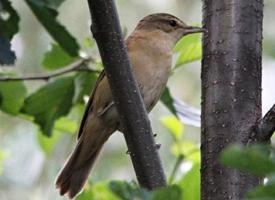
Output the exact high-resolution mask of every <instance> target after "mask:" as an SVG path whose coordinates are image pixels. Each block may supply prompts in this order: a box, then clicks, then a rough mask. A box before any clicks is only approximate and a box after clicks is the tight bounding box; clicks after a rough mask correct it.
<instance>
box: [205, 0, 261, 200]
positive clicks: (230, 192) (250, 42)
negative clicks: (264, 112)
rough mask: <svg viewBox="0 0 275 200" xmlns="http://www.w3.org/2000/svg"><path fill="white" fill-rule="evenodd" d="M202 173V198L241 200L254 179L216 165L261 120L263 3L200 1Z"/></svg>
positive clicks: (245, 139)
mask: <svg viewBox="0 0 275 200" xmlns="http://www.w3.org/2000/svg"><path fill="white" fill-rule="evenodd" d="M203 4H204V5H203V25H204V28H206V29H207V30H208V33H206V34H205V35H204V38H203V43H204V44H203V64H202V131H201V137H202V138H201V139H202V141H201V142H202V146H201V150H202V168H201V169H202V170H201V195H202V200H206V199H235V200H238V199H241V198H242V197H243V196H244V194H245V193H246V192H247V191H248V190H250V189H251V188H253V187H254V186H256V185H257V184H259V179H258V178H256V177H253V176H250V175H248V174H245V173H241V172H239V171H237V170H233V169H229V168H227V167H224V166H221V165H220V164H219V161H218V160H219V154H220V152H221V151H222V150H223V149H224V148H225V147H226V146H227V145H228V144H230V143H242V144H246V143H247V142H248V140H249V136H250V130H251V129H252V127H254V126H255V124H256V123H257V121H259V119H260V118H261V59H262V56H261V54H262V19H263V0H219V1H217V0H203Z"/></svg>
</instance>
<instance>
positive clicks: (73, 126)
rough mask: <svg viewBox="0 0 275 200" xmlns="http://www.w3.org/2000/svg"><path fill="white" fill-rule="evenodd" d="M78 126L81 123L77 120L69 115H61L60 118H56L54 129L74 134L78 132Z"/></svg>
mask: <svg viewBox="0 0 275 200" xmlns="http://www.w3.org/2000/svg"><path fill="white" fill-rule="evenodd" d="M78 126H79V124H78V123H77V122H76V121H74V120H71V119H69V118H67V117H61V118H60V119H58V120H56V122H55V125H54V129H56V130H58V131H62V132H65V133H71V134H74V133H76V132H77V129H78Z"/></svg>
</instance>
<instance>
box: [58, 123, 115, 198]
mask: <svg viewBox="0 0 275 200" xmlns="http://www.w3.org/2000/svg"><path fill="white" fill-rule="evenodd" d="M95 128H96V129H93V130H92V131H91V130H90V132H86V133H82V135H81V136H80V138H79V140H78V144H77V146H76V147H75V149H74V151H73V153H72V154H71V156H70V157H69V159H68V160H67V162H66V163H65V165H64V167H63V169H62V170H61V171H60V173H59V175H58V177H57V179H56V182H55V185H56V188H58V189H59V192H60V195H64V194H67V195H68V197H69V198H70V199H72V198H74V197H75V196H76V195H77V193H79V192H80V191H81V189H82V188H83V186H84V184H85V183H86V181H87V179H88V176H89V173H90V171H91V169H92V167H93V164H94V162H95V160H96V158H97V156H98V154H99V152H100V150H101V148H102V146H103V144H104V143H105V141H106V140H107V139H108V137H109V136H110V133H111V132H110V131H107V130H106V129H105V130H104V129H101V130H100V129H98V128H97V127H95ZM84 131H89V129H86V130H84Z"/></svg>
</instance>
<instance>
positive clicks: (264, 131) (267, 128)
mask: <svg viewBox="0 0 275 200" xmlns="http://www.w3.org/2000/svg"><path fill="white" fill-rule="evenodd" d="M257 128H258V129H257V138H258V141H259V142H268V141H269V140H270V138H271V137H272V135H273V133H274V132H275V104H274V105H273V106H272V108H271V109H270V110H269V111H268V112H267V113H266V114H265V116H264V117H263V118H262V119H261V121H260V122H259V124H258V127H257Z"/></svg>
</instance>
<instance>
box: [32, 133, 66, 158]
mask: <svg viewBox="0 0 275 200" xmlns="http://www.w3.org/2000/svg"><path fill="white" fill-rule="evenodd" d="M60 136H61V133H60V132H59V131H54V134H53V136H52V137H47V136H45V135H43V134H42V133H38V134H37V140H38V143H39V146H40V148H41V149H42V151H43V152H44V153H45V154H46V156H50V155H51V154H52V152H53V150H54V147H55V145H56V143H57V142H58V141H59V139H60Z"/></svg>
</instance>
